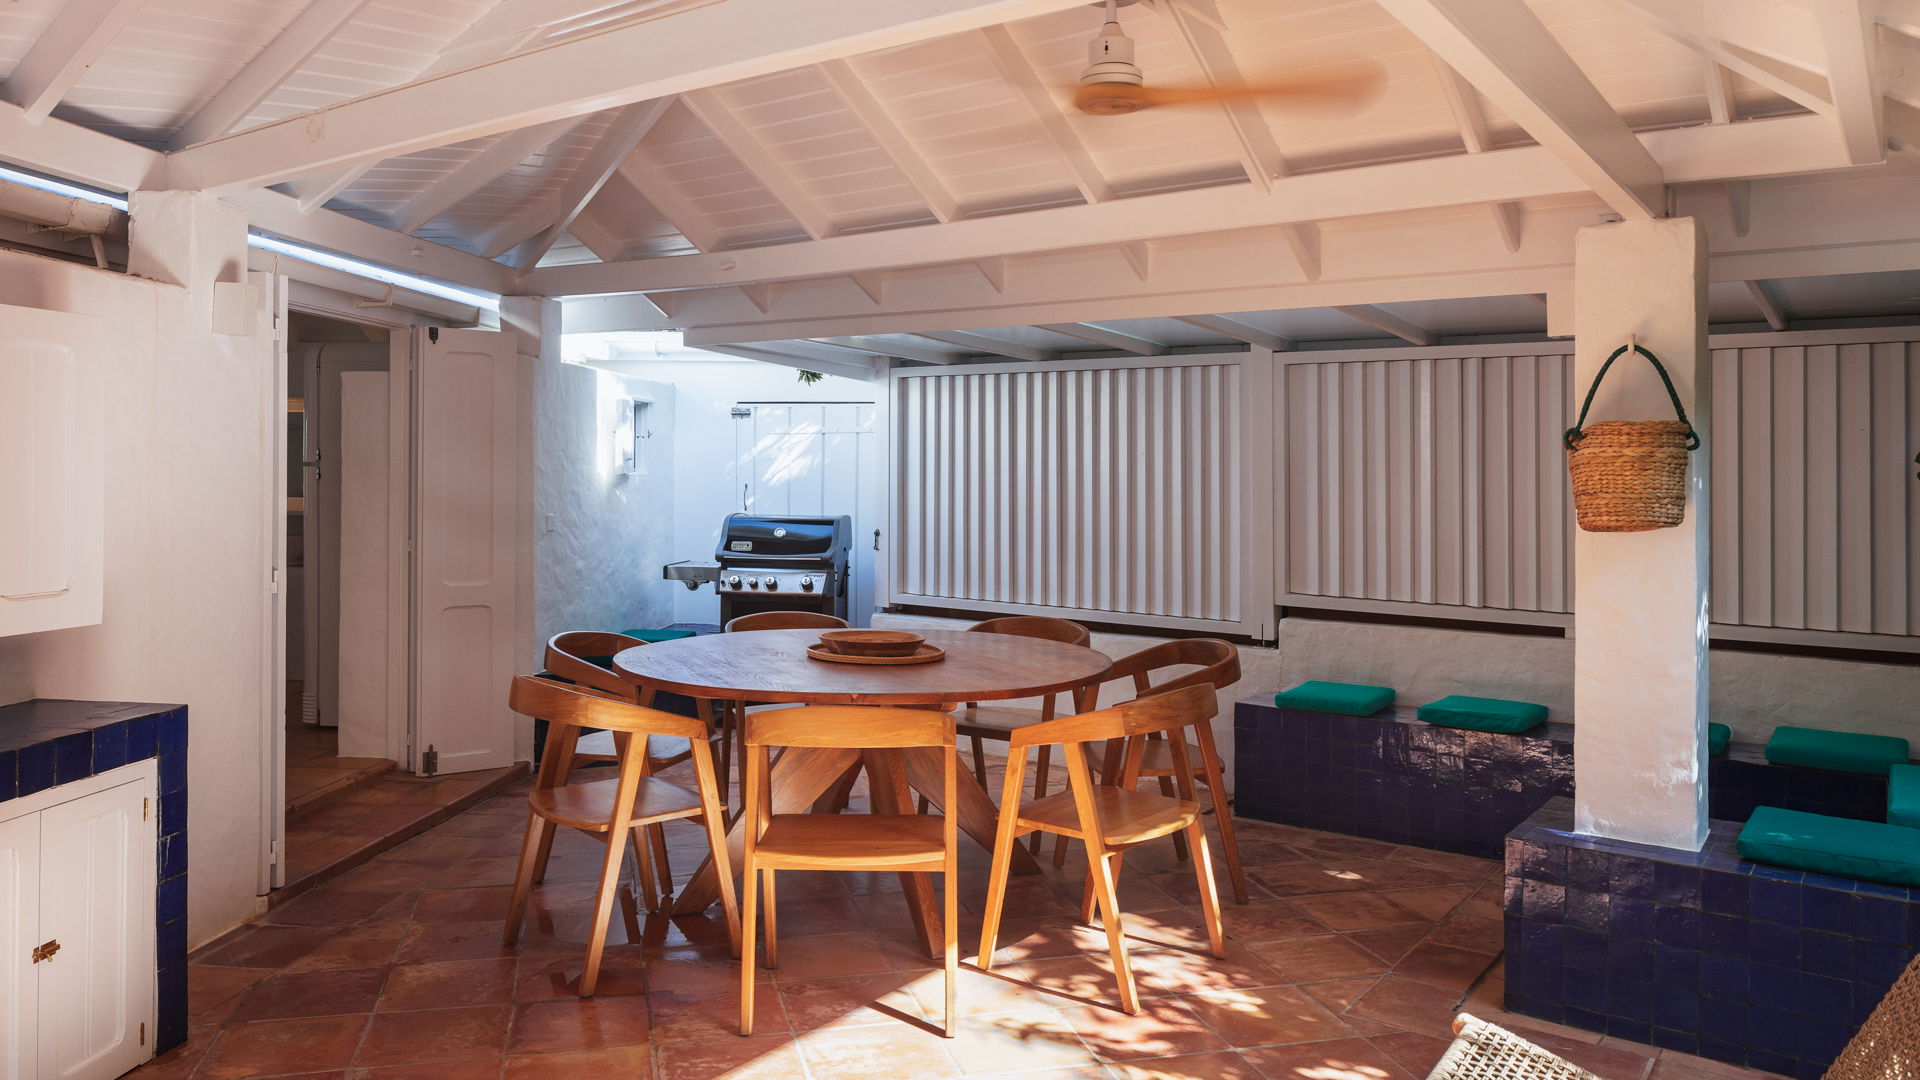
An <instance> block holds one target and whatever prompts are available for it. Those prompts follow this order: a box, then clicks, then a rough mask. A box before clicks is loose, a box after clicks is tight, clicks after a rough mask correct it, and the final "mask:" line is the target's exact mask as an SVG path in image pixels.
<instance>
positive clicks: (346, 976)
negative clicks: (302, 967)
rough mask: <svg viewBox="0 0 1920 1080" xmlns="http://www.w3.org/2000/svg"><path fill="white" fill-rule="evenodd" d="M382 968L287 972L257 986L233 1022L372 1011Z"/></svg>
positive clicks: (377, 994) (382, 977) (383, 970)
mask: <svg viewBox="0 0 1920 1080" xmlns="http://www.w3.org/2000/svg"><path fill="white" fill-rule="evenodd" d="M386 977H387V972H386V969H385V968H377V967H376V968H342V969H339V970H333V971H290V972H285V973H283V974H279V975H272V976H269V977H268V978H265V979H262V980H261V981H260V982H258V983H256V984H255V985H254V987H253V989H251V990H248V991H247V993H246V996H245V997H244V998H242V999H241V1000H240V1004H239V1007H238V1008H236V1009H234V1011H233V1015H232V1017H231V1019H232V1020H236V1021H238V1020H290V1019H293V1018H294V1017H299V1016H336V1015H339V1014H341V1013H364V1012H372V1011H373V1003H374V1002H375V1001H377V1000H378V999H379V997H380V984H381V983H382V982H383V981H385V979H386Z"/></svg>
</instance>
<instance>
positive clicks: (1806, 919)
mask: <svg viewBox="0 0 1920 1080" xmlns="http://www.w3.org/2000/svg"><path fill="white" fill-rule="evenodd" d="M1853 900H1854V897H1853V894H1852V893H1850V892H1845V893H1842V892H1835V891H1833V890H1832V889H1814V888H1802V889H1801V892H1800V925H1802V926H1804V927H1807V928H1809V929H1813V930H1831V931H1833V932H1834V933H1842V932H1847V931H1849V930H1850V928H1851V927H1852V925H1853Z"/></svg>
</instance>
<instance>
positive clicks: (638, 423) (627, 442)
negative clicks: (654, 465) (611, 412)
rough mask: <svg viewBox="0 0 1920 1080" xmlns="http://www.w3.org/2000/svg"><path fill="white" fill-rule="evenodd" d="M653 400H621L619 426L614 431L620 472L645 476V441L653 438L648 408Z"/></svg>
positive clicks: (646, 459)
mask: <svg viewBox="0 0 1920 1080" xmlns="http://www.w3.org/2000/svg"><path fill="white" fill-rule="evenodd" d="M652 405H653V402H651V401H641V400H639V399H638V398H629V399H627V400H626V401H623V402H621V412H620V421H619V427H618V428H617V429H616V430H615V432H614V440H615V447H616V450H617V452H618V455H619V463H620V472H621V474H622V475H625V476H645V475H646V474H647V467H648V465H649V464H651V463H650V462H649V460H648V454H647V442H648V440H650V439H652V438H653V429H652V428H651V427H650V426H649V425H650V422H651V421H650V418H649V416H648V410H649V409H650V408H651V407H652Z"/></svg>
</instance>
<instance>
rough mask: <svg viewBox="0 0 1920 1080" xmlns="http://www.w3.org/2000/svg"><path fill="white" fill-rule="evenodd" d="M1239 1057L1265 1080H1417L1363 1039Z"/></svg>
mask: <svg viewBox="0 0 1920 1080" xmlns="http://www.w3.org/2000/svg"><path fill="white" fill-rule="evenodd" d="M1240 1056H1241V1057H1243V1058H1246V1059H1247V1060H1248V1061H1250V1062H1252V1063H1253V1066H1254V1068H1256V1069H1259V1070H1260V1075H1262V1076H1264V1077H1266V1080H1418V1078H1416V1077H1415V1076H1414V1075H1413V1074H1412V1073H1410V1072H1408V1071H1407V1070H1406V1068H1405V1067H1404V1066H1402V1065H1401V1064H1400V1063H1399V1062H1397V1061H1395V1060H1394V1059H1393V1056H1392V1055H1390V1054H1388V1053H1387V1052H1386V1051H1385V1050H1382V1049H1380V1048H1379V1047H1378V1046H1375V1045H1374V1044H1373V1043H1370V1042H1368V1041H1367V1040H1365V1039H1332V1040H1329V1041H1327V1042H1315V1043H1303V1044H1301V1045H1299V1046H1269V1047H1264V1048H1261V1049H1258V1050H1242V1051H1240ZM1422 1075H1423V1076H1424V1075H1425V1074H1424V1073H1423V1074H1422Z"/></svg>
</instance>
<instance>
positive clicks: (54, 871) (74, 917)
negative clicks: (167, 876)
mask: <svg viewBox="0 0 1920 1080" xmlns="http://www.w3.org/2000/svg"><path fill="white" fill-rule="evenodd" d="M153 790H154V789H153V784H152V782H151V781H148V780H141V781H137V782H135V783H131V784H122V785H120V786H119V787H116V788H109V789H107V790H106V791H102V792H99V793H98V794H95V795H88V796H86V797H85V798H80V799H75V800H74V801H72V802H68V803H61V804H60V805H58V806H54V807H50V808H48V809H46V810H44V811H42V812H41V814H40V937H41V939H42V940H43V941H58V942H59V943H60V950H59V952H58V953H56V954H55V955H54V956H53V957H52V958H51V959H48V960H45V961H43V962H41V963H40V964H39V965H38V966H39V968H40V972H39V975H40V1080H54V1078H56V1077H58V1078H61V1080H109V1078H111V1077H117V1076H119V1075H120V1074H121V1073H124V1072H126V1071H127V1070H129V1069H131V1068H133V1067H134V1066H136V1065H138V1064H140V1063H141V1062H143V1061H145V1060H147V1058H149V1057H151V1056H152V1031H151V1028H152V1023H153V984H154V953H153V933H154V929H153V911H154V908H153V902H154V901H153V896H154V881H153V875H154V831H153V830H154V822H153V821H152V820H151V818H152V814H151V812H150V811H151V806H152V804H151V803H150V801H149V799H150V798H151V796H152V794H153Z"/></svg>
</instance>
